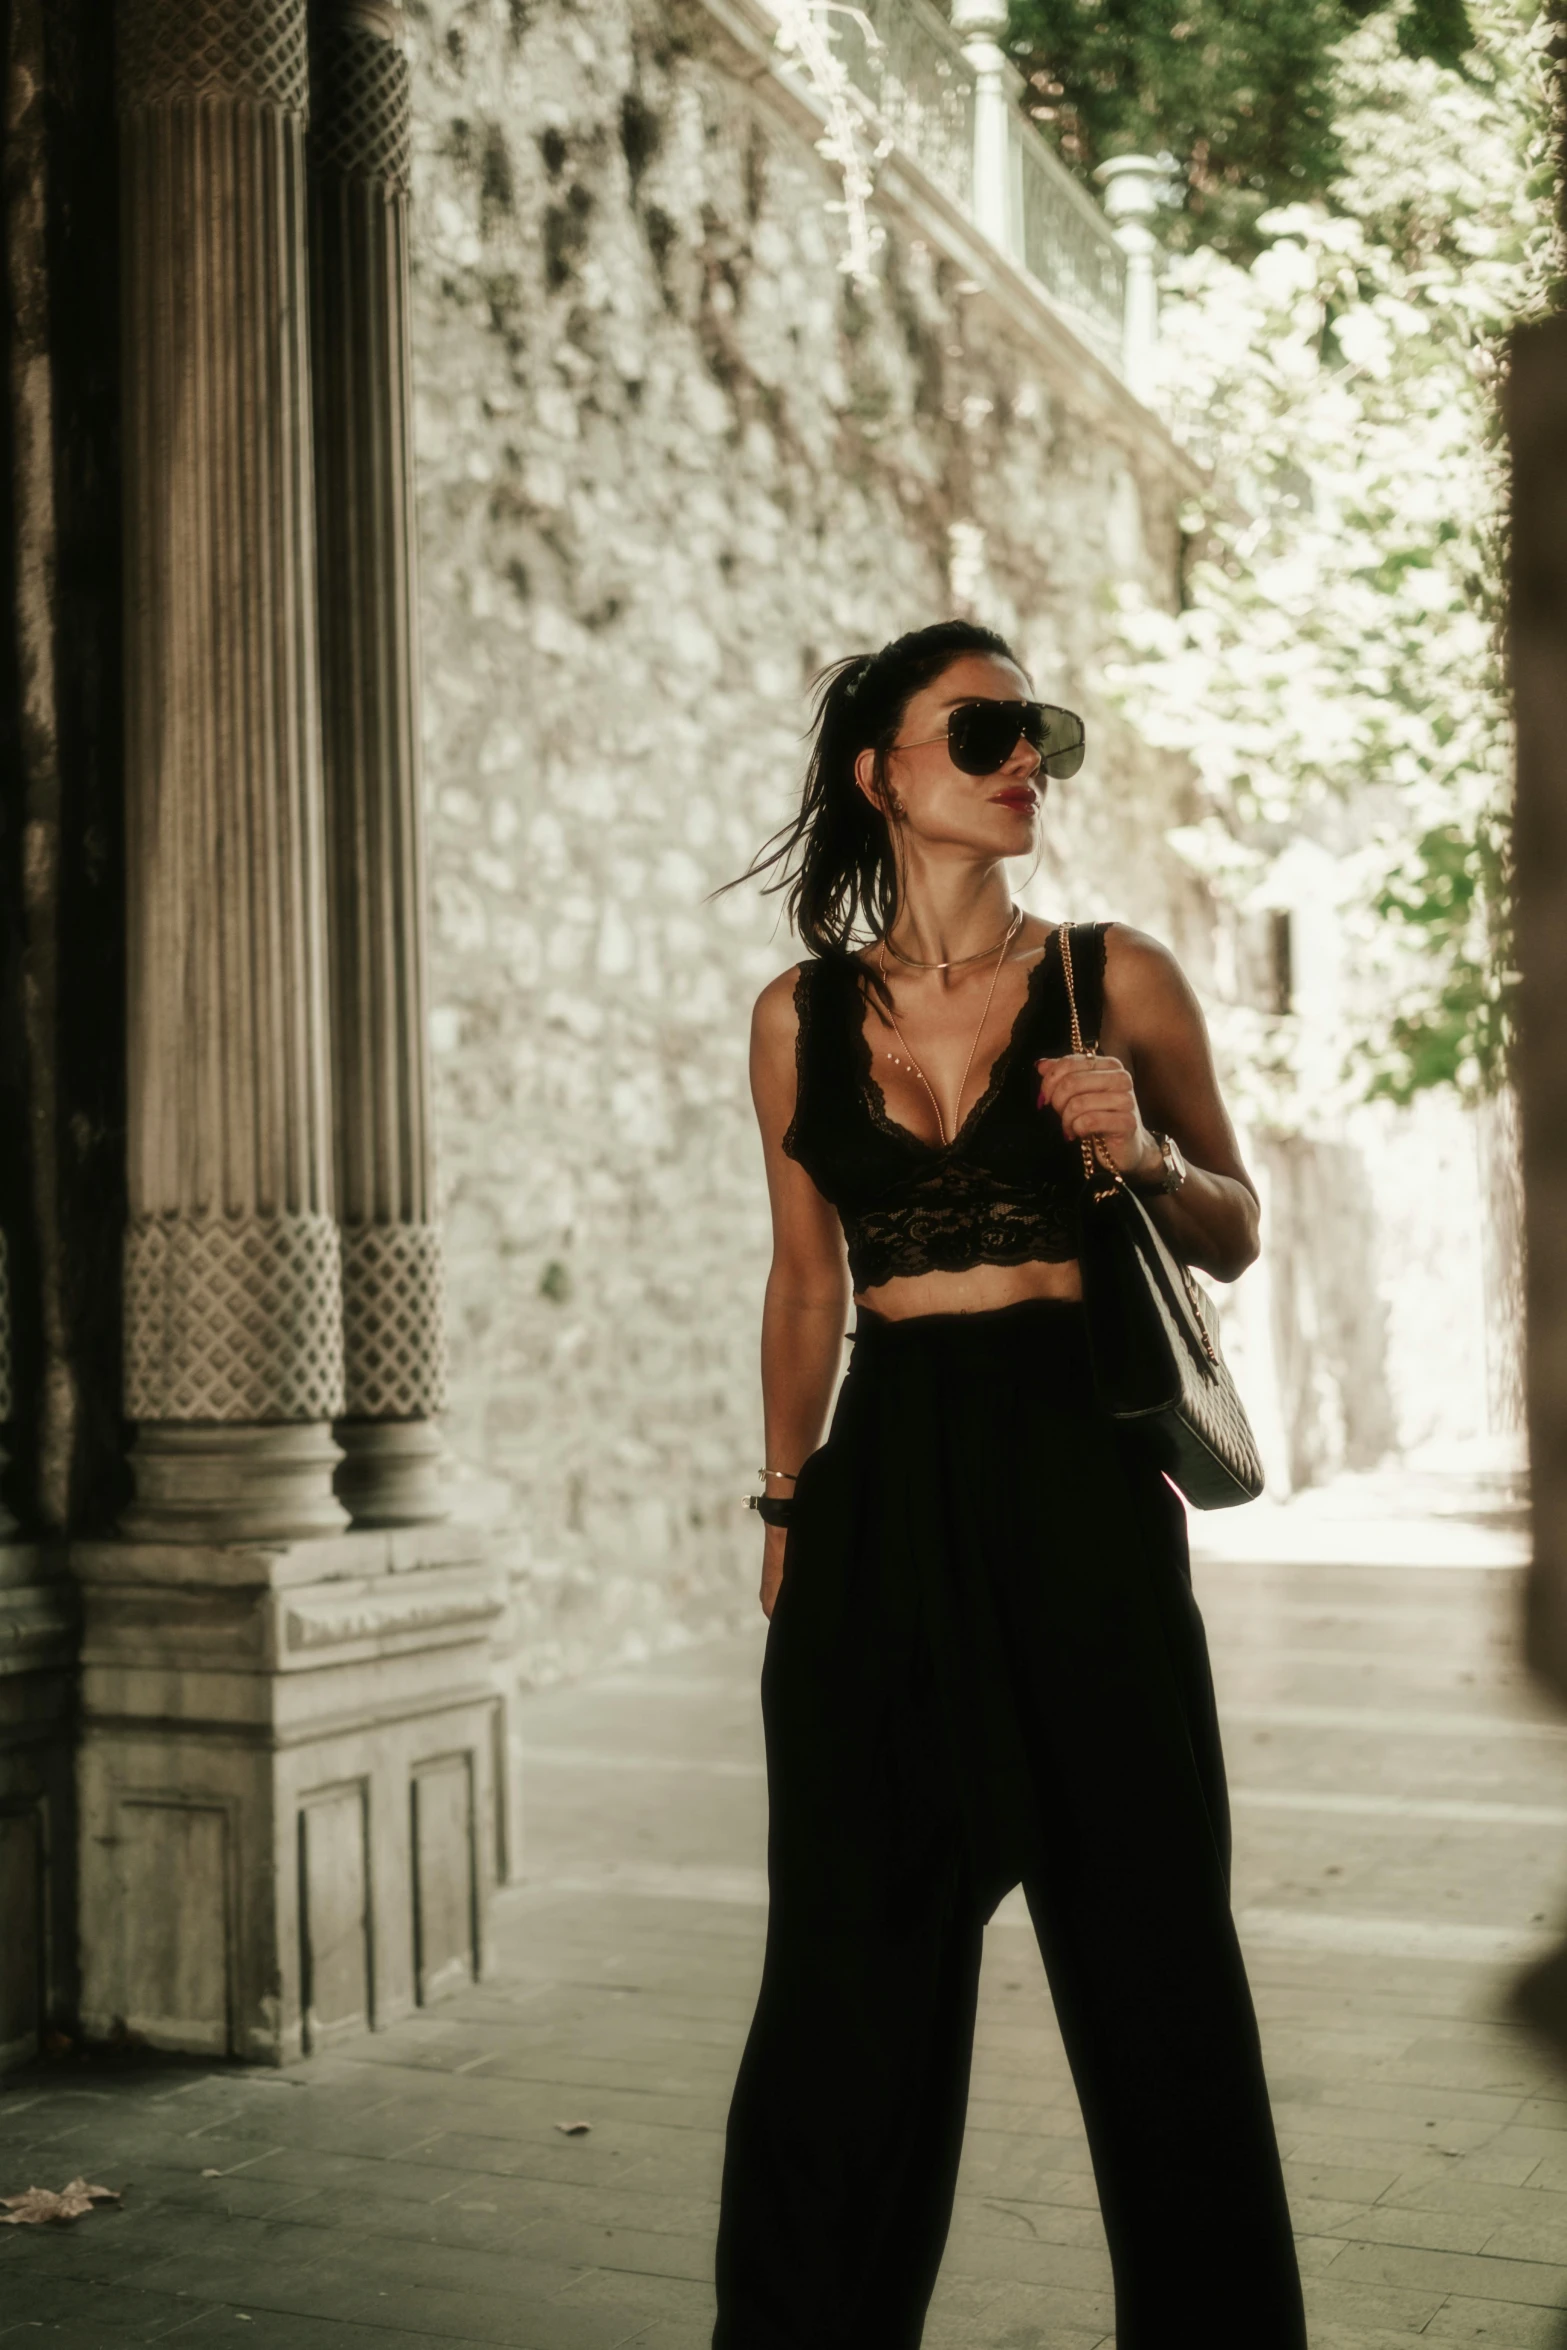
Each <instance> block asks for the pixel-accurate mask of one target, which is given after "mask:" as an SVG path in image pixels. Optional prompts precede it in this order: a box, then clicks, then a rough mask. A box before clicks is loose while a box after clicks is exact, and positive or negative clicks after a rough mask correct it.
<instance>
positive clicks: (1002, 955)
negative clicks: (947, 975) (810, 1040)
mask: <svg viewBox="0 0 1567 2350" xmlns="http://www.w3.org/2000/svg"><path fill="white" fill-rule="evenodd" d="M1022 927H1023V910H1022V908H1021V906H1014V907H1013V909H1012V919H1011V921H1010V922H1009V923H1008V924H1007V928H1006V935H1005V936H1004V938H1003V939H1002V941H1001V944H1000V946H999V947H987V948H986V949H985V952H986V954H987V955H994V956H995V958H996V967H995V969H994V971H992V973H991V974H990V989H989V992H988V994H987V995H986V997H985V1008H984V1010H983V1011H982V1012H981V1013H980V1016H979V1026H978V1027H977V1028H976V1029H975V1031H974V1037H973V1041H972V1043H971V1044H970V1046H969V1048H968V1059H967V1060H966V1061H965V1062H964V1064H963V1074H962V1076H961V1077H960V1078H959V1079H958V1090H957V1098H956V1099H955V1101H954V1102H953V1105H952V1118H953V1125H952V1132H951V1133H950V1134H949V1133H948V1132H947V1121H946V1119H945V1118H944V1117H943V1116H942V1112H941V1104H940V1102H939V1101H937V1099H936V1092H935V1088H934V1086H933V1085H932V1084H931V1081H930V1079H929V1078H928V1077H927V1076H926V1074H925V1072H924V1070H923V1069H922V1068H921V1067H920V1065H919V1063H918V1061H916V1060H915V1058H914V1054H913V1051H912V1050H911V1048H910V1045H909V1040H908V1038H907V1037H906V1036H905V1035H904V1033H903V1031H902V1029H901V1028H900V1027H899V1026H898V1021H897V1015H896V1013H894V1012H893V1011H892V1010H891V1009H890V999H889V1009H888V1013H887V1019H888V1021H889V1023H890V1025H891V1028H892V1033H893V1035H894V1036H895V1037H896V1038H897V1040H898V1042H899V1044H901V1045H902V1047H903V1049H904V1051H905V1052H906V1053H907V1054H908V1056H909V1066H910V1068H911V1069H912V1070H913V1071H914V1074H915V1076H916V1077H917V1078H918V1079H919V1081H920V1083H921V1085H923V1086H924V1088H925V1091H926V1092H927V1093H928V1094H929V1095H930V1106H931V1108H932V1109H933V1110H934V1111H935V1113H936V1130H937V1132H938V1133H939V1134H940V1136H941V1139H942V1143H943V1145H944V1146H945V1145H947V1144H950V1143H954V1142H956V1140H957V1138H958V1116H957V1114H958V1112H959V1110H961V1108H962V1107H963V1088H964V1086H965V1085H967V1083H968V1073H969V1071H970V1069H972V1068H973V1066H974V1055H975V1053H976V1052H977V1051H978V1050H979V1040H980V1038H981V1037H982V1036H983V1035H984V1033H985V1023H986V1021H987V1020H988V1019H989V1018H990V1007H991V1005H992V1004H993V1003H994V1002H995V1000H996V982H997V980H998V979H999V978H1000V977H1001V966H1002V964H1003V963H1004V962H1005V961H1006V957H1007V949H1008V947H1009V946H1010V945H1011V944H1012V941H1013V940H1014V939H1015V938H1016V936H1017V934H1018V932H1019V931H1020V930H1021V929H1022ZM893 952H894V954H896V952H897V949H896V948H894V949H893ZM962 959H963V961H965V962H972V963H977V962H978V961H979V957H978V956H977V955H965V956H964V957H963V958H962ZM926 967H927V968H928V969H932V970H938V971H940V970H945V969H946V965H945V964H942V963H937V964H931V965H928V966H926ZM881 976H882V982H883V985H885V983H886V978H887V941H886V939H885V938H884V939H883V940H882V942H881Z"/></svg>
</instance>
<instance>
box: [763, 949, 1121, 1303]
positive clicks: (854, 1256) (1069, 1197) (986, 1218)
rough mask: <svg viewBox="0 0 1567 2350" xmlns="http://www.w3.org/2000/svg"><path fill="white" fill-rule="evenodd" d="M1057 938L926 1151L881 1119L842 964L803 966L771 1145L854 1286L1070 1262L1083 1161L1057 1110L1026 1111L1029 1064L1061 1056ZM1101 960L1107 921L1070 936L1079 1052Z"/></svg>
mask: <svg viewBox="0 0 1567 2350" xmlns="http://www.w3.org/2000/svg"><path fill="white" fill-rule="evenodd" d="M1059 939H1060V933H1059V931H1052V932H1051V934H1050V937H1049V939H1048V941H1047V942H1046V945H1045V949H1044V952H1043V954H1042V955H1041V956H1040V958H1039V960H1038V962H1037V963H1036V964H1035V966H1034V968H1033V970H1032V972H1031V973H1030V974H1029V983H1028V993H1027V995H1026V996H1025V997H1024V999H1023V1003H1022V1005H1021V1007H1020V1008H1019V1011H1018V1016H1017V1019H1016V1021H1015V1022H1014V1023H1013V1028H1012V1033H1011V1035H1010V1037H1009V1038H1008V1039H1007V1042H1006V1043H1005V1045H1004V1046H1003V1047H1002V1049H1001V1053H1000V1056H999V1058H998V1059H997V1060H996V1061H995V1062H994V1063H993V1064H992V1067H991V1071H990V1082H989V1084H988V1085H987V1086H986V1087H985V1090H984V1092H983V1093H982V1094H981V1095H980V1097H979V1099H978V1101H977V1102H976V1103H975V1104H974V1106H973V1108H972V1109H971V1110H970V1111H969V1113H968V1115H967V1117H966V1118H965V1119H964V1121H963V1123H962V1125H961V1126H960V1127H959V1128H958V1131H957V1133H956V1134H955V1135H954V1137H953V1139H952V1140H951V1142H949V1143H945V1144H941V1143H929V1142H925V1141H924V1140H922V1139H921V1137H920V1136H919V1135H917V1134H915V1133H913V1132H912V1131H911V1130H910V1129H909V1128H908V1127H907V1126H901V1125H899V1123H898V1122H897V1120H896V1119H894V1118H890V1117H889V1116H888V1115H887V1107H886V1103H885V1102H884V1100H883V1098H882V1092H881V1087H880V1086H879V1085H878V1084H877V1082H876V1076H875V1071H874V1067H873V1064H872V1059H871V1043H870V1038H869V1037H868V1036H867V1034H866V1032H865V1021H866V1003H865V996H864V991H863V988H862V986H861V983H860V981H859V979H858V977H857V975H856V972H855V967H854V965H853V964H852V963H849V962H843V963H839V962H836V961H833V962H828V961H826V960H825V959H819V960H816V961H813V962H809V963H802V964H801V966H800V976H799V979H798V980H797V981H796V983H795V991H794V1002H795V1011H796V1013H797V1015H798V1018H799V1040H798V1043H797V1045H796V1053H795V1058H796V1067H797V1070H798V1079H799V1082H798V1091H797V1095H796V1100H795V1110H794V1116H793V1118H792V1119H791V1120H790V1123H789V1130H788V1132H787V1133H786V1134H785V1136H784V1139H783V1147H784V1149H785V1150H786V1151H787V1153H788V1154H789V1156H790V1158H792V1159H795V1160H797V1161H798V1162H799V1164H800V1165H801V1166H802V1167H803V1168H804V1169H805V1171H806V1173H807V1174H808V1175H809V1176H810V1178H811V1180H812V1182H813V1183H814V1184H815V1185H816V1188H817V1190H818V1191H819V1192H821V1193H822V1195H823V1197H824V1198H826V1199H829V1200H831V1202H832V1204H833V1206H834V1207H835V1208H836V1209H837V1211H838V1214H839V1217H840V1219H841V1221H842V1224H843V1230H844V1237H845V1239H846V1240H847V1242H848V1244H849V1271H850V1274H851V1275H852V1277H853V1281H854V1286H855V1288H856V1289H857V1290H863V1289H876V1288H879V1287H880V1285H881V1283H882V1282H884V1281H891V1280H893V1279H894V1278H895V1277H896V1276H897V1275H899V1274H913V1273H934V1272H941V1273H963V1272H966V1271H967V1270H968V1269H969V1267H970V1266H971V1265H1023V1264H1028V1263H1030V1262H1034V1261H1038V1260H1041V1259H1042V1260H1044V1261H1045V1262H1046V1263H1053V1264H1060V1263H1064V1262H1065V1261H1066V1260H1067V1259H1069V1258H1072V1257H1075V1256H1076V1254H1077V1233H1076V1209H1077V1197H1078V1191H1079V1188H1080V1186H1081V1183H1082V1160H1081V1156H1080V1154H1079V1152H1078V1149H1077V1146H1076V1145H1075V1144H1073V1143H1069V1142H1068V1141H1067V1139H1066V1136H1065V1135H1064V1134H1063V1133H1062V1131H1061V1121H1060V1119H1059V1118H1057V1116H1056V1115H1055V1112H1054V1111H1053V1110H1040V1109H1038V1108H1036V1107H1035V1103H1036V1099H1037V1096H1038V1091H1039V1080H1038V1076H1037V1074H1036V1072H1035V1069H1034V1063H1035V1061H1036V1060H1041V1059H1043V1058H1044V1057H1045V1056H1046V1055H1047V1054H1052V1055H1053V1054H1058V1053H1068V1052H1070V1051H1071V1049H1072V1033H1071V1018H1070V1014H1069V1011H1068V1008H1067V1000H1066V983H1065V981H1064V980H1063V978H1062V975H1061V949H1060V944H1059ZM1104 962H1105V925H1104V924H1103V923H1102V922H1096V923H1094V924H1092V925H1085V926H1083V927H1080V928H1074V930H1073V933H1072V974H1073V978H1074V980H1075V982H1076V986H1077V1008H1078V1018H1079V1020H1080V1021H1081V1023H1082V1031H1083V1034H1084V1036H1085V1037H1087V1038H1088V1039H1089V1040H1090V1042H1092V1040H1093V1039H1094V1038H1095V1037H1097V1036H1098V1033H1099V1022H1100V1011H1101V1006H1102V1003H1103V997H1104ZM873 1017H874V1015H873Z"/></svg>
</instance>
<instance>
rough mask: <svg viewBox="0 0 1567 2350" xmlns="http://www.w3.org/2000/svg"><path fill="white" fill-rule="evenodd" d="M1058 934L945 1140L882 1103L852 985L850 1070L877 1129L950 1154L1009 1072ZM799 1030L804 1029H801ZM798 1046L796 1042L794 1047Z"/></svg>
mask: <svg viewBox="0 0 1567 2350" xmlns="http://www.w3.org/2000/svg"><path fill="white" fill-rule="evenodd" d="M1058 936H1059V933H1058V932H1056V931H1054V930H1052V932H1051V933H1050V936H1049V938H1047V939H1046V941H1045V944H1044V951H1043V952H1042V954H1041V955H1040V958H1039V960H1038V962H1037V963H1036V964H1035V965H1034V968H1033V970H1032V971H1030V973H1029V975H1028V985H1027V987H1026V988H1025V989H1024V990H1023V1001H1022V1002H1021V1003H1020V1004H1019V1006H1018V1008H1017V1018H1016V1019H1015V1020H1014V1021H1013V1023H1012V1026H1011V1028H1010V1029H1009V1030H1008V1031H1007V1040H1006V1042H1005V1044H1004V1045H1003V1046H1002V1047H1001V1050H1000V1052H999V1053H997V1055H996V1057H995V1059H994V1060H993V1061H992V1062H991V1064H990V1076H989V1079H988V1080H987V1082H986V1084H985V1087H984V1089H983V1091H982V1092H981V1094H980V1096H979V1099H978V1100H977V1101H976V1102H975V1103H974V1105H973V1107H972V1109H970V1111H969V1112H968V1115H967V1116H966V1117H965V1118H964V1120H963V1123H962V1125H961V1126H960V1127H959V1128H958V1130H957V1132H956V1134H954V1136H953V1137H952V1140H951V1141H950V1142H927V1141H926V1140H925V1137H924V1136H923V1134H916V1133H915V1131H914V1129H913V1127H912V1126H905V1125H904V1124H903V1123H902V1122H901V1120H899V1119H897V1118H894V1117H893V1115H892V1113H891V1112H890V1111H889V1109H888V1108H887V1097H886V1095H885V1094H884V1093H883V1092H882V1089H881V1083H880V1080H879V1079H878V1077H877V1075H876V1051H875V1047H874V1046H873V1045H872V1043H871V1040H870V1038H869V1036H868V1035H867V1034H866V1032H865V1017H864V1010H863V1005H862V999H861V996H860V991H859V989H858V988H856V989H855V990H854V992H853V995H852V997H851V999H850V1008H851V1010H852V1012H853V1014H854V1039H853V1052H854V1063H855V1072H856V1075H857V1076H858V1078H859V1090H860V1098H861V1100H862V1101H863V1102H864V1104H865V1107H866V1110H867V1112H868V1113H869V1116H870V1121H871V1124H872V1125H873V1126H874V1127H875V1129H876V1131H877V1133H878V1134H890V1135H891V1136H892V1138H893V1140H894V1141H895V1142H906V1143H908V1144H909V1145H910V1146H911V1147H912V1148H913V1149H914V1150H916V1151H919V1152H920V1153H921V1154H922V1155H924V1156H925V1157H928V1158H932V1159H946V1158H951V1157H952V1156H953V1154H954V1153H955V1152H956V1151H957V1149H958V1147H959V1145H960V1144H962V1143H965V1142H967V1140H968V1138H969V1136H970V1134H971V1133H972V1132H973V1130H974V1128H975V1127H976V1126H977V1125H978V1124H979V1122H980V1120H981V1118H982V1117H983V1116H984V1115H985V1112H986V1111H987V1110H988V1109H989V1107H990V1105H991V1103H992V1102H993V1101H994V1100H995V1098H996V1096H997V1094H999V1093H1000V1091H1001V1088H1002V1087H1003V1086H1004V1085H1005V1083H1006V1081H1007V1079H1008V1077H1009V1076H1010V1075H1011V1073H1012V1063H1013V1060H1014V1059H1015V1058H1016V1054H1017V1047H1018V1042H1019V1039H1020V1038H1021V1036H1022V1034H1023V1030H1024V1028H1025V1026H1026V1025H1027V1023H1028V1022H1029V1020H1031V1019H1032V1018H1033V1015H1034V1009H1035V1005H1036V1002H1037V1000H1038V994H1039V986H1040V982H1041V980H1042V979H1043V977H1044V973H1045V966H1046V964H1047V963H1048V962H1049V960H1050V949H1051V947H1052V946H1053V945H1054V944H1055V941H1056V938H1057V937H1058ZM1059 952H1060V950H1059V949H1057V953H1058V955H1059ZM801 1033H802V1034H803V1033H804V1032H803V1030H802V1032H801ZM798 1049H799V1048H798V1045H797V1046H796V1051H797V1052H798Z"/></svg>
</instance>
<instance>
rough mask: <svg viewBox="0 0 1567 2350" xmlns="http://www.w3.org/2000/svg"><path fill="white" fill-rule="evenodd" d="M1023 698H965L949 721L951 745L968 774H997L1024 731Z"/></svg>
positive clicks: (954, 756) (955, 759) (955, 760)
mask: <svg viewBox="0 0 1567 2350" xmlns="http://www.w3.org/2000/svg"><path fill="white" fill-rule="evenodd" d="M1023 723H1024V721H1023V706H1022V704H1021V703H1019V702H963V703H960V704H959V706H958V708H957V709H956V710H954V711H953V713H952V716H951V718H950V719H949V720H948V722H947V749H948V751H949V752H950V754H951V757H952V764H953V766H954V767H961V769H962V770H963V773H964V774H965V775H994V774H995V772H996V769H997V768H998V767H1001V766H1004V765H1005V764H1006V762H1007V760H1008V759H1010V758H1011V756H1012V753H1013V752H1014V751H1015V750H1016V748H1017V744H1018V737H1019V735H1021V733H1022V732H1023Z"/></svg>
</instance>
